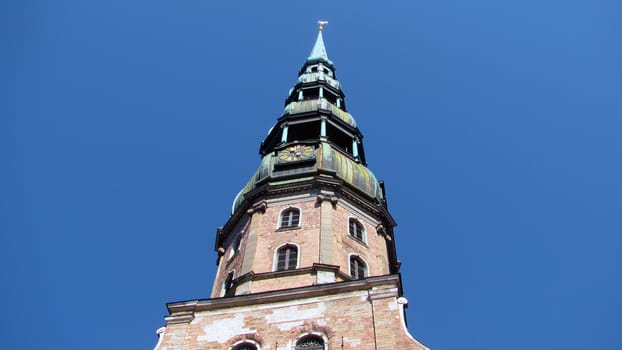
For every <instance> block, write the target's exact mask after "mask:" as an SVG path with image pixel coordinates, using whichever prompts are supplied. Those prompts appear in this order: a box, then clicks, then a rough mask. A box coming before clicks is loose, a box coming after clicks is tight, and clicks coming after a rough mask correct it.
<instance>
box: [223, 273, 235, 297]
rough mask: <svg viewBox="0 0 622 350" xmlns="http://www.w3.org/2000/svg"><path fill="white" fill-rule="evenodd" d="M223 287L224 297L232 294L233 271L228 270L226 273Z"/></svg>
mask: <svg viewBox="0 0 622 350" xmlns="http://www.w3.org/2000/svg"><path fill="white" fill-rule="evenodd" d="M224 289H225V296H226V297H228V296H232V295H233V271H232V272H229V274H228V275H227V278H226V279H225V285H224Z"/></svg>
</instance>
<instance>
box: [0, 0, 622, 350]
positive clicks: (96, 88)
mask: <svg viewBox="0 0 622 350" xmlns="http://www.w3.org/2000/svg"><path fill="white" fill-rule="evenodd" d="M3 8H4V10H3V11H0V23H2V31H0V49H1V50H2V55H0V56H1V57H0V62H1V65H0V67H2V68H1V69H2V70H1V71H0V72H1V76H2V79H1V80H2V83H1V84H0V88H1V89H2V90H1V92H2V94H1V95H2V97H0V101H1V104H0V108H1V109H0V115H1V116H2V117H1V118H0V139H1V141H0V146H2V150H3V151H2V152H0V157H1V158H0V160H1V161H2V164H3V166H2V168H1V169H3V171H0V180H1V183H2V185H3V186H2V194H1V195H0V198H1V200H0V206H1V207H0V225H1V226H0V230H1V232H0V233H1V235H0V247H2V254H0V263H1V264H2V266H3V268H2V273H1V274H0V285H2V288H1V291H0V307H1V309H2V310H3V312H4V317H2V320H1V321H0V335H1V338H2V344H3V345H2V347H3V348H6V349H39V348H42V347H46V348H50V347H51V348H54V349H84V348H89V349H109V348H112V347H114V348H123V349H149V348H152V347H153V346H154V345H155V343H156V336H155V330H156V329H157V328H158V327H160V326H162V325H163V324H164V320H163V316H164V315H165V314H166V309H165V303H166V302H171V301H178V300H186V299H196V298H206V297H208V296H209V293H210V289H211V283H212V278H213V275H214V272H215V260H216V254H215V252H214V251H213V242H214V233H215V231H216V228H217V227H218V226H221V225H223V224H224V223H225V222H226V220H227V218H228V216H229V210H230V205H231V202H232V200H233V198H234V196H235V194H236V193H237V192H238V191H239V189H240V188H241V187H242V186H243V185H244V184H245V183H246V181H248V179H249V177H250V176H251V174H252V173H253V171H254V170H255V169H256V168H257V166H258V165H259V161H260V159H259V156H258V153H257V150H258V147H259V143H260V141H261V140H262V139H263V137H264V136H265V134H266V133H267V131H268V129H269V128H270V127H271V126H272V124H273V122H274V121H275V120H276V118H278V117H279V116H280V114H281V113H282V108H283V102H284V99H285V98H286V95H287V91H288V90H289V88H290V87H292V86H293V85H294V83H295V80H296V73H297V71H298V69H299V68H300V67H301V65H302V64H303V63H304V59H305V58H306V57H307V55H308V53H309V51H310V50H311V47H312V45H313V42H314V40H315V35H316V24H315V22H316V21H317V20H318V19H328V20H329V21H330V23H329V25H328V26H327V28H326V31H325V35H324V39H325V42H326V46H327V50H328V54H329V57H330V58H331V59H332V60H333V61H334V62H335V64H336V67H337V76H338V78H339V80H340V81H341V82H342V84H343V86H344V91H345V93H346V95H347V97H346V99H347V103H348V108H349V111H350V112H351V113H352V114H353V115H354V116H355V118H356V119H357V122H358V124H359V126H360V128H361V130H362V132H363V133H364V135H365V139H364V143H365V150H366V155H367V160H368V161H369V167H370V168H371V169H372V170H373V171H374V172H375V174H376V175H377V177H378V178H380V179H382V180H384V181H385V182H386V188H387V192H388V200H389V208H390V210H391V212H392V214H393V215H394V217H395V218H396V220H397V222H398V227H397V228H396V240H397V242H398V255H399V257H400V259H401V260H402V262H403V265H402V277H403V280H404V281H403V283H404V291H405V296H406V297H407V298H408V299H409V301H410V304H409V305H410V306H409V309H408V321H409V329H410V330H411V332H412V333H413V334H414V335H415V336H416V337H417V338H418V339H419V340H421V341H422V342H423V343H424V344H426V345H427V346H429V347H431V348H432V349H458V348H461V349H478V350H484V349H495V350H498V349H508V350H511V349H523V348H525V347H529V348H536V349H585V348H587V347H589V348H602V349H614V348H619V344H618V343H619V341H618V338H619V333H620V330H622V320H621V316H620V315H622V298H620V295H622V258H621V257H620V253H619V252H620V248H621V247H622V244H621V243H622V215H621V213H622V199H621V198H622V184H621V181H620V179H622V163H621V162H620V159H621V156H622V154H621V153H622V142H621V140H620V135H621V131H622V121H621V116H622V64H621V63H620V62H622V46H621V45H620V37H621V36H622V21H621V20H620V14H621V13H622V5H621V3H620V2H618V1H612V0H593V1H587V0H585V1H577V0H567V1H555V0H550V1H541V0H539V1H536V0H525V1H492V0H488V1H486V0H473V1H458V0H445V1H418V0H414V1H399V2H398V1H385V2H383V3H372V2H364V1H315V2H302V1H272V2H257V1H246V2H244V1H230V2H227V3H224V2H215V1H206V0H184V1H158V0H156V1H154V0H152V1H142V0H129V1H128V0H124V1H119V0H107V1H77V0H67V1H54V2H51V1H48V2H45V1H30V0H24V1H9V2H8V3H5V4H4V5H3Z"/></svg>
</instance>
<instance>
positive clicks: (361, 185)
mask: <svg viewBox="0 0 622 350" xmlns="http://www.w3.org/2000/svg"><path fill="white" fill-rule="evenodd" d="M314 153H315V164H314V166H312V167H309V168H306V169H305V170H302V171H301V172H300V173H298V176H297V177H294V178H287V177H285V178H284V177H283V175H282V174H281V175H279V174H275V172H277V171H278V170H277V169H276V168H275V164H276V162H278V159H277V158H278V157H277V156H276V155H274V154H273V153H269V154H267V155H265V156H264V157H263V158H262V160H261V165H260V166H259V169H258V170H257V171H256V172H255V173H254V174H253V176H252V177H251V179H250V180H249V181H248V183H247V184H246V186H244V188H243V189H242V190H241V191H240V192H239V193H238V195H237V196H236V197H235V199H234V201H233V206H232V208H231V213H232V214H233V213H234V212H235V211H236V210H237V209H238V208H239V207H240V205H241V204H242V202H243V201H244V199H245V195H246V194H247V193H248V192H250V191H252V190H253V189H255V188H257V187H258V186H259V185H260V184H264V183H268V184H273V185H274V184H283V183H294V182H301V181H306V180H309V179H312V178H313V176H317V175H319V174H326V173H329V174H330V173H332V174H334V175H333V176H335V177H337V178H339V179H341V180H343V181H344V182H345V184H346V185H348V186H349V187H351V188H355V189H356V190H358V191H360V192H361V193H363V194H364V195H366V196H367V197H368V198H370V199H375V200H376V201H378V202H382V200H383V197H384V194H383V192H382V189H381V188H380V184H379V182H378V180H377V179H376V177H375V176H374V174H373V173H372V172H371V170H369V169H368V168H367V167H365V166H364V165H362V164H359V163H357V162H356V161H354V160H353V159H352V158H350V157H348V156H346V155H345V154H343V153H342V152H340V151H338V150H335V149H333V147H331V146H330V144H329V143H327V142H322V143H320V144H319V145H318V147H317V149H316V150H315V152H314ZM284 179H287V181H286V182H284Z"/></svg>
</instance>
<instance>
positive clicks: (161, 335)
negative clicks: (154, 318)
mask: <svg viewBox="0 0 622 350" xmlns="http://www.w3.org/2000/svg"><path fill="white" fill-rule="evenodd" d="M165 331H166V327H160V328H158V330H156V334H157V335H158V343H157V344H156V346H155V347H154V348H153V350H157V349H158V348H159V347H160V344H162V339H164V332H165Z"/></svg>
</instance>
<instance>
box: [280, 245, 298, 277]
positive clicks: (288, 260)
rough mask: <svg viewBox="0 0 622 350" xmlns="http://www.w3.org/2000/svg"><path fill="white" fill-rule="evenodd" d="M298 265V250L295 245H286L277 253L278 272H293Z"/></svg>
mask: <svg viewBox="0 0 622 350" xmlns="http://www.w3.org/2000/svg"><path fill="white" fill-rule="evenodd" d="M297 263H298V248H296V246H293V245H286V246H283V247H281V248H279V250H278V251H277V262H276V270H277V271H285V270H293V269H295V268H296V265H297Z"/></svg>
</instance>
